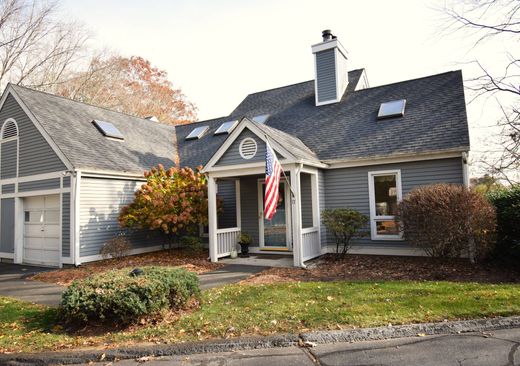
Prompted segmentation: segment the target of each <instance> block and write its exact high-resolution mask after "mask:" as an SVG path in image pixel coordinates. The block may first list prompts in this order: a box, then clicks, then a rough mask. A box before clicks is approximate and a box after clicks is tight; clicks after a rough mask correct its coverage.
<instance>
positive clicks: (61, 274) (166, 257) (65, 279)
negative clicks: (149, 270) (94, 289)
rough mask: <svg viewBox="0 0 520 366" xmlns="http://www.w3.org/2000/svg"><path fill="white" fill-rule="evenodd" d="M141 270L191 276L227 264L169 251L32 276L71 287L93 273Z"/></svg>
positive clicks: (205, 255)
mask: <svg viewBox="0 0 520 366" xmlns="http://www.w3.org/2000/svg"><path fill="white" fill-rule="evenodd" d="M142 266H174V267H182V268H184V269H186V270H188V271H190V272H195V273H198V274H200V273H204V272H209V271H214V270H216V269H219V268H222V267H223V266H224V264H222V263H212V262H210V261H209V260H208V251H203V252H193V251H190V250H184V249H170V250H161V251H158V252H152V253H145V254H138V255H132V256H127V257H124V258H119V259H107V260H102V261H98V262H92V263H86V264H83V265H81V266H80V267H77V268H62V269H58V270H55V271H49V272H42V273H38V274H36V275H34V276H32V277H31V279H33V280H37V281H43V282H49V283H56V284H58V285H62V286H69V285H70V284H71V283H72V281H74V280H79V279H83V278H86V277H88V276H90V275H92V274H94V273H96V274H97V273H102V272H106V271H109V270H112V269H119V268H125V267H142Z"/></svg>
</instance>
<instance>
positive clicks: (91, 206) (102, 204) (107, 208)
mask: <svg viewBox="0 0 520 366" xmlns="http://www.w3.org/2000/svg"><path fill="white" fill-rule="evenodd" d="M142 184H144V182H141V181H131V180H118V179H105V178H81V182H80V187H81V189H80V195H81V197H80V217H79V224H80V233H79V236H80V239H79V240H80V243H79V244H80V256H81V257H86V256H92V255H98V254H99V252H100V250H101V248H102V247H103V245H104V244H105V243H106V242H107V240H109V239H111V238H113V237H114V236H115V235H117V234H118V233H119V232H120V231H122V229H121V228H120V226H119V222H118V217H119V211H120V210H121V208H122V207H123V206H125V205H127V204H128V203H130V202H131V201H132V200H133V198H134V192H135V191H136V190H137V189H138V188H139V187H140V186H141V185H142ZM148 234H149V232H147V231H131V232H129V233H128V239H129V241H130V243H131V245H132V248H146V247H151V246H156V245H160V244H162V242H159V241H158V240H157V239H155V240H153V238H151V235H148Z"/></svg>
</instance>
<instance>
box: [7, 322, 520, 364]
mask: <svg viewBox="0 0 520 366" xmlns="http://www.w3.org/2000/svg"><path fill="white" fill-rule="evenodd" d="M507 328H520V316H513V317H507V318H491V319H477V320H462V321H453V322H442V323H422V324H411V325H397V326H388V327H378V328H359V329H348V330H338V331H318V332H307V333H301V334H299V335H296V334H286V335H277V336H270V337H242V338H233V339H226V340H218V341H203V342H192V343H180V344H172V345H151V346H136V347H131V348H128V347H127V348H118V349H108V350H93V351H78V352H45V353H36V354H31V353H25V354H24V353H19V354H10V355H0V365H9V366H25V365H36V366H50V365H71V364H86V363H89V362H96V361H100V360H102V361H106V362H110V361H114V360H116V359H119V360H124V359H138V358H141V357H146V356H153V357H161V356H179V355H190V354H197V353H219V352H230V351H239V350H251V349H262V348H274V347H291V346H298V345H301V344H302V343H303V344H305V343H306V342H308V343H307V344H309V345H312V344H327V343H338V342H362V341H375V340H383V339H391V338H404V337H416V336H418V335H421V336H422V335H437V334H459V333H470V332H485V331H492V330H499V329H507ZM103 355H104V356H103Z"/></svg>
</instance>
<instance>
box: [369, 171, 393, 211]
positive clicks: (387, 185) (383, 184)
mask: <svg viewBox="0 0 520 366" xmlns="http://www.w3.org/2000/svg"><path fill="white" fill-rule="evenodd" d="M374 191H375V192H374V193H375V201H376V216H394V215H397V181H396V176H395V175H394V174H392V175H379V176H375V177H374Z"/></svg>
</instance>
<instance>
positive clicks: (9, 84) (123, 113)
mask: <svg viewBox="0 0 520 366" xmlns="http://www.w3.org/2000/svg"><path fill="white" fill-rule="evenodd" d="M7 86H11V87H14V88H22V89H26V90H29V91H31V92H35V93H40V94H45V95H48V96H50V97H55V98H59V99H63V100H66V101H69V102H73V103H78V104H83V105H86V106H89V107H94V108H98V109H103V110H105V111H109V112H112V113H117V114H121V115H123V116H127V117H132V118H136V119H139V120H142V121H143V122H145V121H146V122H153V121H150V120H149V119H147V118H143V117H139V116H134V115H132V114H129V113H125V112H119V111H115V110H113V109H110V108H107V107H101V106H98V105H94V104H91V103H86V102H81V101H79V100H74V99H71V98H67V97H64V96H63V95H57V94H52V93H49V92H47V91H43V90H38V89H33V88H29V87H27V86H24V85H18V84H13V83H8V84H7ZM6 89H7V88H6ZM154 123H158V124H160V125H164V126H170V127H172V126H173V127H174V126H175V125H170V124H168V123H161V122H154Z"/></svg>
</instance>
